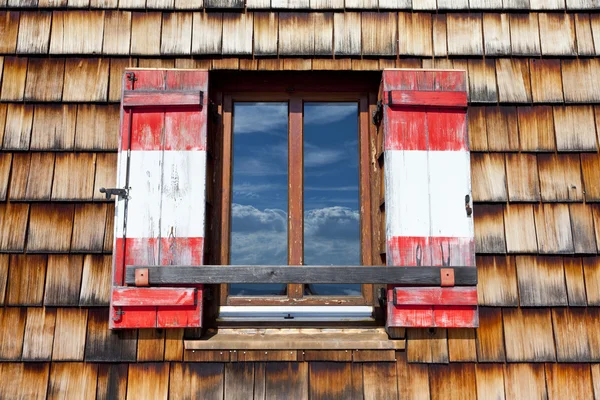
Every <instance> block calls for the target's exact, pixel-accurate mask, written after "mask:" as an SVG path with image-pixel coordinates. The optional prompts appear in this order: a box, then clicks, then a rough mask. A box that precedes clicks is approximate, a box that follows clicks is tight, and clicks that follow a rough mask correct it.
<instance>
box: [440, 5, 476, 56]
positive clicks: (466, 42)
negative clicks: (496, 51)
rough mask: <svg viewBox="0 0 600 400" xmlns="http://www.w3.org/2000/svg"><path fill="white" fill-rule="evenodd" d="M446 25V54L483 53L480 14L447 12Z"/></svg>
mask: <svg viewBox="0 0 600 400" xmlns="http://www.w3.org/2000/svg"><path fill="white" fill-rule="evenodd" d="M439 2H440V0H438V7H439ZM447 26H448V55H451V56H458V55H483V28H482V16H481V14H477V13H475V14H448V16H447Z"/></svg>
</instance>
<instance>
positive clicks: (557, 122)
mask: <svg viewBox="0 0 600 400" xmlns="http://www.w3.org/2000/svg"><path fill="white" fill-rule="evenodd" d="M554 128H555V133H556V149H557V150H558V151H596V150H597V149H598V144H597V142H596V124H595V123H594V110H593V109H592V107H591V106H570V107H554Z"/></svg>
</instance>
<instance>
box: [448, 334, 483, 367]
mask: <svg viewBox="0 0 600 400" xmlns="http://www.w3.org/2000/svg"><path fill="white" fill-rule="evenodd" d="M448 356H449V358H450V362H477V352H476V347H475V329H472V328H470V329H466V328H458V329H450V330H448Z"/></svg>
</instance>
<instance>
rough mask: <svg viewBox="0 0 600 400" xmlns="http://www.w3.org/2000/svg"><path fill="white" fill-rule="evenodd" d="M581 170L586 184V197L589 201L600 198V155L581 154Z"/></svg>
mask: <svg viewBox="0 0 600 400" xmlns="http://www.w3.org/2000/svg"><path fill="white" fill-rule="evenodd" d="M581 171H582V173H583V184H584V185H585V199H586V200H587V201H598V200H600V187H599V186H598V185H596V183H595V182H598V179H600V155H598V154H597V153H596V154H581Z"/></svg>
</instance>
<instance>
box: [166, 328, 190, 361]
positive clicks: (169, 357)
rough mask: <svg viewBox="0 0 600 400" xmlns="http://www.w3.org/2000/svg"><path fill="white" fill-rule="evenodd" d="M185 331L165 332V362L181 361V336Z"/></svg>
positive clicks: (170, 330)
mask: <svg viewBox="0 0 600 400" xmlns="http://www.w3.org/2000/svg"><path fill="white" fill-rule="evenodd" d="M184 331H185V329H183V328H176V329H167V330H166V331H165V361H183V334H184Z"/></svg>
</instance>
